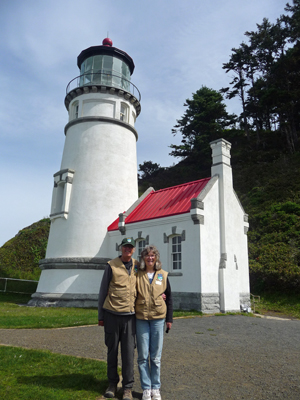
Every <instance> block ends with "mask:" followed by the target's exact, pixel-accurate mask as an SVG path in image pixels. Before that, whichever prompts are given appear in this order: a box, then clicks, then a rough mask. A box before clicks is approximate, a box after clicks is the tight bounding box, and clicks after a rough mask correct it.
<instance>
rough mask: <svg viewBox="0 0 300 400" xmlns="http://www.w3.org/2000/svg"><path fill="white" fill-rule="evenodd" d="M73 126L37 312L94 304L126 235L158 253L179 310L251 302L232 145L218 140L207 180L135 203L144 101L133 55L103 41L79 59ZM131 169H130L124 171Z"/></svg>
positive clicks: (57, 181) (69, 103) (68, 102)
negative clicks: (136, 83)
mask: <svg viewBox="0 0 300 400" xmlns="http://www.w3.org/2000/svg"><path fill="white" fill-rule="evenodd" d="M77 64H78V67H79V69H80V76H78V77H77V78H75V79H73V80H72V81H71V82H70V83H69V85H68V87H67V94H66V98H65V106H66V108H67V110H68V113H69V122H68V123H67V125H66V127H65V136H66V139H65V146H64V152H63V156H62V162H61V166H60V170H59V171H57V172H56V173H55V174H54V188H53V196H52V205H51V214H50V218H51V227H50V234H49V240H48V247H47V252H46V257H45V259H43V260H41V261H40V268H41V270H42V273H41V277H40V280H39V284H38V287H37V291H36V293H35V294H33V295H32V299H31V300H30V302H29V304H31V305H36V306H73V307H74V306H75V307H92V306H97V301H98V292H99V287H100V282H101V279H102V274H103V271H104V268H105V265H106V262H107V261H108V260H110V259H112V258H115V257H116V256H117V255H118V254H119V251H118V245H119V244H120V243H121V241H122V239H123V238H124V237H127V236H128V237H129V236H130V237H133V238H134V239H135V241H136V243H137V248H136V253H135V257H137V255H138V254H140V252H141V250H142V249H143V248H144V246H145V245H147V244H154V245H155V246H156V247H157V248H158V249H159V251H160V255H161V260H162V263H163V268H164V269H165V270H166V271H168V272H169V279H170V283H171V287H172V293H173V301H174V309H196V310H200V311H203V312H204V313H213V312H220V311H221V312H227V311H239V310H240V307H241V305H248V306H249V305H250V288H249V267H248V243H247V230H248V217H247V214H245V212H244V210H243V207H242V206H241V204H240V202H239V200H238V198H237V196H236V193H235V192H234V189H233V185H232V169H231V165H230V148H231V144H230V143H229V142H227V141H226V140H224V139H220V140H216V141H214V142H212V143H211V144H210V145H211V148H212V167H211V177H208V178H206V179H201V180H198V181H194V182H189V183H185V184H182V185H178V186H174V187H170V188H166V189H162V190H158V191H154V189H152V188H150V189H148V190H147V191H146V192H145V193H144V194H143V195H142V196H141V197H140V198H138V184H137V156H136V142H137V140H138V134H137V131H136V129H135V127H134V125H135V120H136V118H137V117H138V115H139V114H140V112H141V105H140V101H141V96H140V93H139V91H138V89H137V87H136V86H134V85H133V84H132V82H131V80H130V78H131V74H132V73H133V71H134V63H133V60H132V58H131V57H130V56H129V55H128V54H127V53H125V52H124V51H122V50H120V49H117V48H115V47H113V46H112V41H111V40H110V39H108V38H107V39H104V40H103V44H102V46H93V47H90V48H88V49H86V50H83V51H82V52H81V53H80V55H79V56H78V59H77ZM124 166H126V168H125V167H124Z"/></svg>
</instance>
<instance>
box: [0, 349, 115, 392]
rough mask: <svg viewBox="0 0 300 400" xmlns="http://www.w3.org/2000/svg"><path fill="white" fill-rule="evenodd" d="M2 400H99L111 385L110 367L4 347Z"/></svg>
mask: <svg viewBox="0 0 300 400" xmlns="http://www.w3.org/2000/svg"><path fill="white" fill-rule="evenodd" d="M0 359H1V363H0V398H1V399H7V400H29V399H30V400H31V399H32V400H52V399H53V400H69V399H70V400H71V399H72V400H75V399H78V400H79V399H80V400H82V399H84V400H89V399H90V400H95V399H96V398H97V397H100V396H101V394H103V393H104V391H105V389H106V387H107V384H108V381H107V378H106V363H104V362H101V361H96V360H88V359H84V358H78V357H70V356H62V355H58V354H52V353H50V352H49V351H37V350H26V349H23V348H19V347H6V346H2V347H1V346H0Z"/></svg>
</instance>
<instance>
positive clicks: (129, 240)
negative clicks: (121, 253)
mask: <svg viewBox="0 0 300 400" xmlns="http://www.w3.org/2000/svg"><path fill="white" fill-rule="evenodd" d="M126 245H131V246H132V247H135V241H134V239H133V237H129V238H125V239H123V240H122V243H121V244H120V246H126Z"/></svg>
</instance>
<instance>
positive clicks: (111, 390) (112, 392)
mask: <svg viewBox="0 0 300 400" xmlns="http://www.w3.org/2000/svg"><path fill="white" fill-rule="evenodd" d="M116 391H117V385H114V384H113V383H110V384H109V386H108V388H107V389H106V392H105V393H104V397H106V398H108V399H111V398H113V397H115V396H116Z"/></svg>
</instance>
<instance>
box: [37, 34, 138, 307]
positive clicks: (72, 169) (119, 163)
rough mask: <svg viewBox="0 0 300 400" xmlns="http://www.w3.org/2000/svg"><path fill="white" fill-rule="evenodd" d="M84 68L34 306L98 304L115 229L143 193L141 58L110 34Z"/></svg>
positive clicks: (83, 59)
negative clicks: (137, 78)
mask: <svg viewBox="0 0 300 400" xmlns="http://www.w3.org/2000/svg"><path fill="white" fill-rule="evenodd" d="M77 65H78V67H79V69H80V76H78V77H77V78H75V79H73V80H72V81H71V82H70V83H69V84H68V86H67V93H66V98H65V106H66V108H67V110H68V113H69V122H68V123H67V125H66V126H65V136H66V138H65V145H64V151H63V156H62V162H61V167H60V170H59V171H58V172H56V173H55V174H54V189H53V196H52V206H51V214H50V219H51V227H50V234H49V240H48V247H47V252H46V258H45V259H44V260H41V261H40V268H41V269H42V273H41V277H40V281H39V284H38V287H37V292H36V293H35V294H33V296H32V300H31V301H30V304H32V305H40V306H43V305H45V306H48V305H66V306H68V305H70V306H90V305H95V302H96V301H97V297H98V291H99V285H100V280H101V276H102V272H101V270H103V268H104V266H105V264H106V262H107V260H108V259H110V258H111V256H110V255H109V254H108V251H107V246H106V233H107V227H108V225H110V224H111V222H112V221H114V220H115V218H116V215H118V214H119V213H122V212H124V211H125V210H127V209H128V208H129V207H130V206H131V205H132V204H133V203H134V201H136V199H137V198H138V184H137V157H136V141H137V138H138V135H137V131H136V130H135V128H134V125H135V120H136V118H137V116H138V115H139V113H140V111H141V105H140V93H139V91H138V89H137V88H136V86H134V85H133V84H132V83H131V81H130V77H131V75H132V73H133V71H134V62H133V60H132V58H131V57H130V56H129V55H128V54H127V53H125V52H124V51H122V50H120V49H117V48H116V47H113V45H112V41H111V40H110V39H108V38H106V39H104V40H103V44H102V45H101V46H93V47H89V48H88V49H85V50H83V51H82V52H81V53H80V54H79V56H78V58H77Z"/></svg>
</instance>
